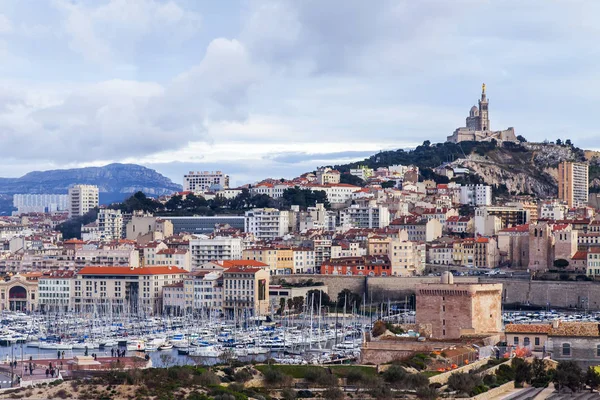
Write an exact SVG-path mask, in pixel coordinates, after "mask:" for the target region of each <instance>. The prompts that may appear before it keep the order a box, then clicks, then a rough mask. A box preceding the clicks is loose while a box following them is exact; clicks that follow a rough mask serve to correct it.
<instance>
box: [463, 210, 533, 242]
mask: <svg viewBox="0 0 600 400" xmlns="http://www.w3.org/2000/svg"><path fill="white" fill-rule="evenodd" d="M529 215H530V214H529V211H528V210H526V209H524V208H523V207H522V206H514V207H487V206H483V207H478V208H477V209H476V210H475V235H481V236H495V235H496V234H498V231H499V230H500V229H504V228H510V227H512V226H517V225H523V224H526V223H527V222H529Z"/></svg>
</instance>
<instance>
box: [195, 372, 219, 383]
mask: <svg viewBox="0 0 600 400" xmlns="http://www.w3.org/2000/svg"><path fill="white" fill-rule="evenodd" d="M219 383H221V380H220V379H219V377H218V376H217V375H215V374H214V373H213V372H211V371H206V372H205V373H203V374H202V375H200V376H199V377H198V384H199V385H201V386H211V385H218V384H219Z"/></svg>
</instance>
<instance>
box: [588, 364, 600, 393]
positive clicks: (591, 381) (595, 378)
mask: <svg viewBox="0 0 600 400" xmlns="http://www.w3.org/2000/svg"><path fill="white" fill-rule="evenodd" d="M585 384H586V385H588V386H589V387H590V391H592V392H593V391H594V390H596V389H598V387H599V386H600V374H599V373H598V371H596V368H594V367H589V368H588V369H587V371H586V372H585Z"/></svg>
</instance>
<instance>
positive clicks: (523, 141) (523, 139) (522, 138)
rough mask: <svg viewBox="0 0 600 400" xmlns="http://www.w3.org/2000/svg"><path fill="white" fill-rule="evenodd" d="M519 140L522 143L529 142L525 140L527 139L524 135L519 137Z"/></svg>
mask: <svg viewBox="0 0 600 400" xmlns="http://www.w3.org/2000/svg"><path fill="white" fill-rule="evenodd" d="M517 140H518V141H519V142H521V143H525V142H527V139H525V137H523V136H522V135H519V136H517Z"/></svg>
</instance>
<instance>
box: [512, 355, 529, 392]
mask: <svg viewBox="0 0 600 400" xmlns="http://www.w3.org/2000/svg"><path fill="white" fill-rule="evenodd" d="M511 366H512V368H513V369H514V371H515V383H516V384H518V385H522V384H523V383H525V382H527V383H529V382H531V377H532V373H531V365H530V364H529V363H528V362H527V361H525V360H523V359H522V358H518V357H515V358H513V360H512V362H511Z"/></svg>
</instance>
